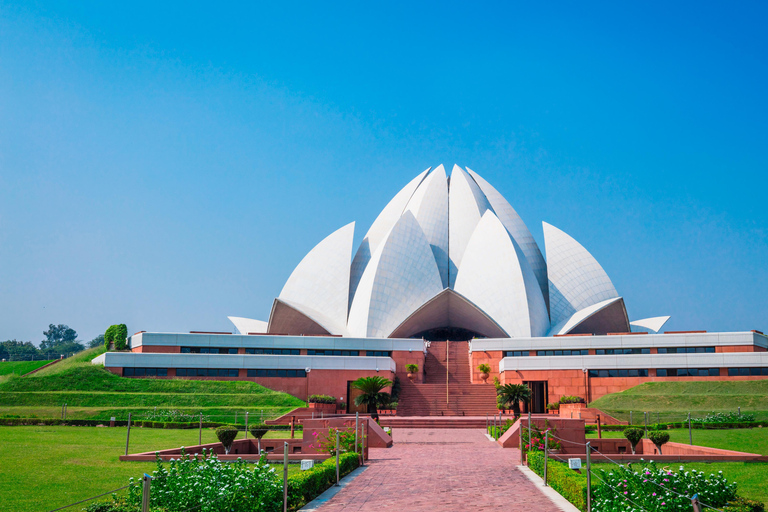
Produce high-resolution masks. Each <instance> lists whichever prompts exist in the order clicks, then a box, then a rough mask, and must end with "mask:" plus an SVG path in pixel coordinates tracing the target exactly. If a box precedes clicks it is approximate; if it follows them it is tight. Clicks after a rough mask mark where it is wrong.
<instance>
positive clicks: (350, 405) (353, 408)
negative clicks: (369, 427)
mask: <svg viewBox="0 0 768 512" xmlns="http://www.w3.org/2000/svg"><path fill="white" fill-rule="evenodd" d="M362 394H363V392H362V391H361V390H359V389H357V388H353V387H352V381H351V380H348V381H347V414H354V413H356V412H359V413H360V414H363V413H366V412H368V406H367V405H360V406H357V405H355V398H357V397H358V396H360V395H362Z"/></svg>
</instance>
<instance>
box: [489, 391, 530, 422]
mask: <svg viewBox="0 0 768 512" xmlns="http://www.w3.org/2000/svg"><path fill="white" fill-rule="evenodd" d="M496 393H497V395H498V396H499V397H501V403H502V404H505V405H506V404H510V405H511V408H512V411H513V412H514V414H515V416H520V402H525V403H528V401H529V400H530V399H531V390H530V388H529V387H528V386H525V385H523V384H505V385H503V386H501V387H500V388H498V389H497V390H496ZM497 400H498V399H497Z"/></svg>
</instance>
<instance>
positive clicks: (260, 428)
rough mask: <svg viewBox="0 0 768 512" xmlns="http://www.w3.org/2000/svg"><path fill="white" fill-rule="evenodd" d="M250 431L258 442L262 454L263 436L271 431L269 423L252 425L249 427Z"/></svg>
mask: <svg viewBox="0 0 768 512" xmlns="http://www.w3.org/2000/svg"><path fill="white" fill-rule="evenodd" d="M248 431H249V432H250V433H251V435H252V436H253V437H254V438H255V439H256V441H257V442H258V447H259V455H261V438H262V437H264V435H265V434H266V433H267V432H269V427H268V426H267V425H251V426H250V427H248Z"/></svg>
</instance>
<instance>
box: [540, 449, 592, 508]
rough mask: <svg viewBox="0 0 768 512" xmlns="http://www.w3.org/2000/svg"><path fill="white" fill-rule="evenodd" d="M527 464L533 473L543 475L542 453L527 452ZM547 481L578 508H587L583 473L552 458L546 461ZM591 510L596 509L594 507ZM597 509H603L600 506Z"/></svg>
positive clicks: (585, 480) (585, 482)
mask: <svg viewBox="0 0 768 512" xmlns="http://www.w3.org/2000/svg"><path fill="white" fill-rule="evenodd" d="M528 466H529V467H530V468H531V469H532V470H533V472H534V473H536V474H538V475H539V476H541V477H543V476H544V453H542V452H530V453H529V454H528ZM547 483H548V484H549V485H550V487H552V488H553V489H554V490H556V491H557V492H559V493H560V494H561V495H562V496H563V498H565V499H567V500H568V501H570V502H571V503H572V504H573V505H574V506H575V507H576V508H578V509H579V510H586V509H587V478H586V475H585V474H579V473H576V472H575V471H572V470H571V469H568V466H567V465H565V464H563V463H562V462H557V461H554V460H552V459H550V460H549V461H547ZM593 510H598V509H597V508H594V506H593ZM599 510H601V511H602V510H603V509H602V508H601V509H599Z"/></svg>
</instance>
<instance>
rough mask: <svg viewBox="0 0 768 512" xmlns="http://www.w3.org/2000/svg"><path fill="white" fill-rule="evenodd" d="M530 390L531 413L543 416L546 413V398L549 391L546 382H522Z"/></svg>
mask: <svg viewBox="0 0 768 512" xmlns="http://www.w3.org/2000/svg"><path fill="white" fill-rule="evenodd" d="M523 384H525V385H526V386H528V388H529V389H530V390H531V412H532V413H534V414H545V413H546V412H547V398H548V394H549V389H548V386H547V381H546V380H531V381H528V382H524V383H523Z"/></svg>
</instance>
